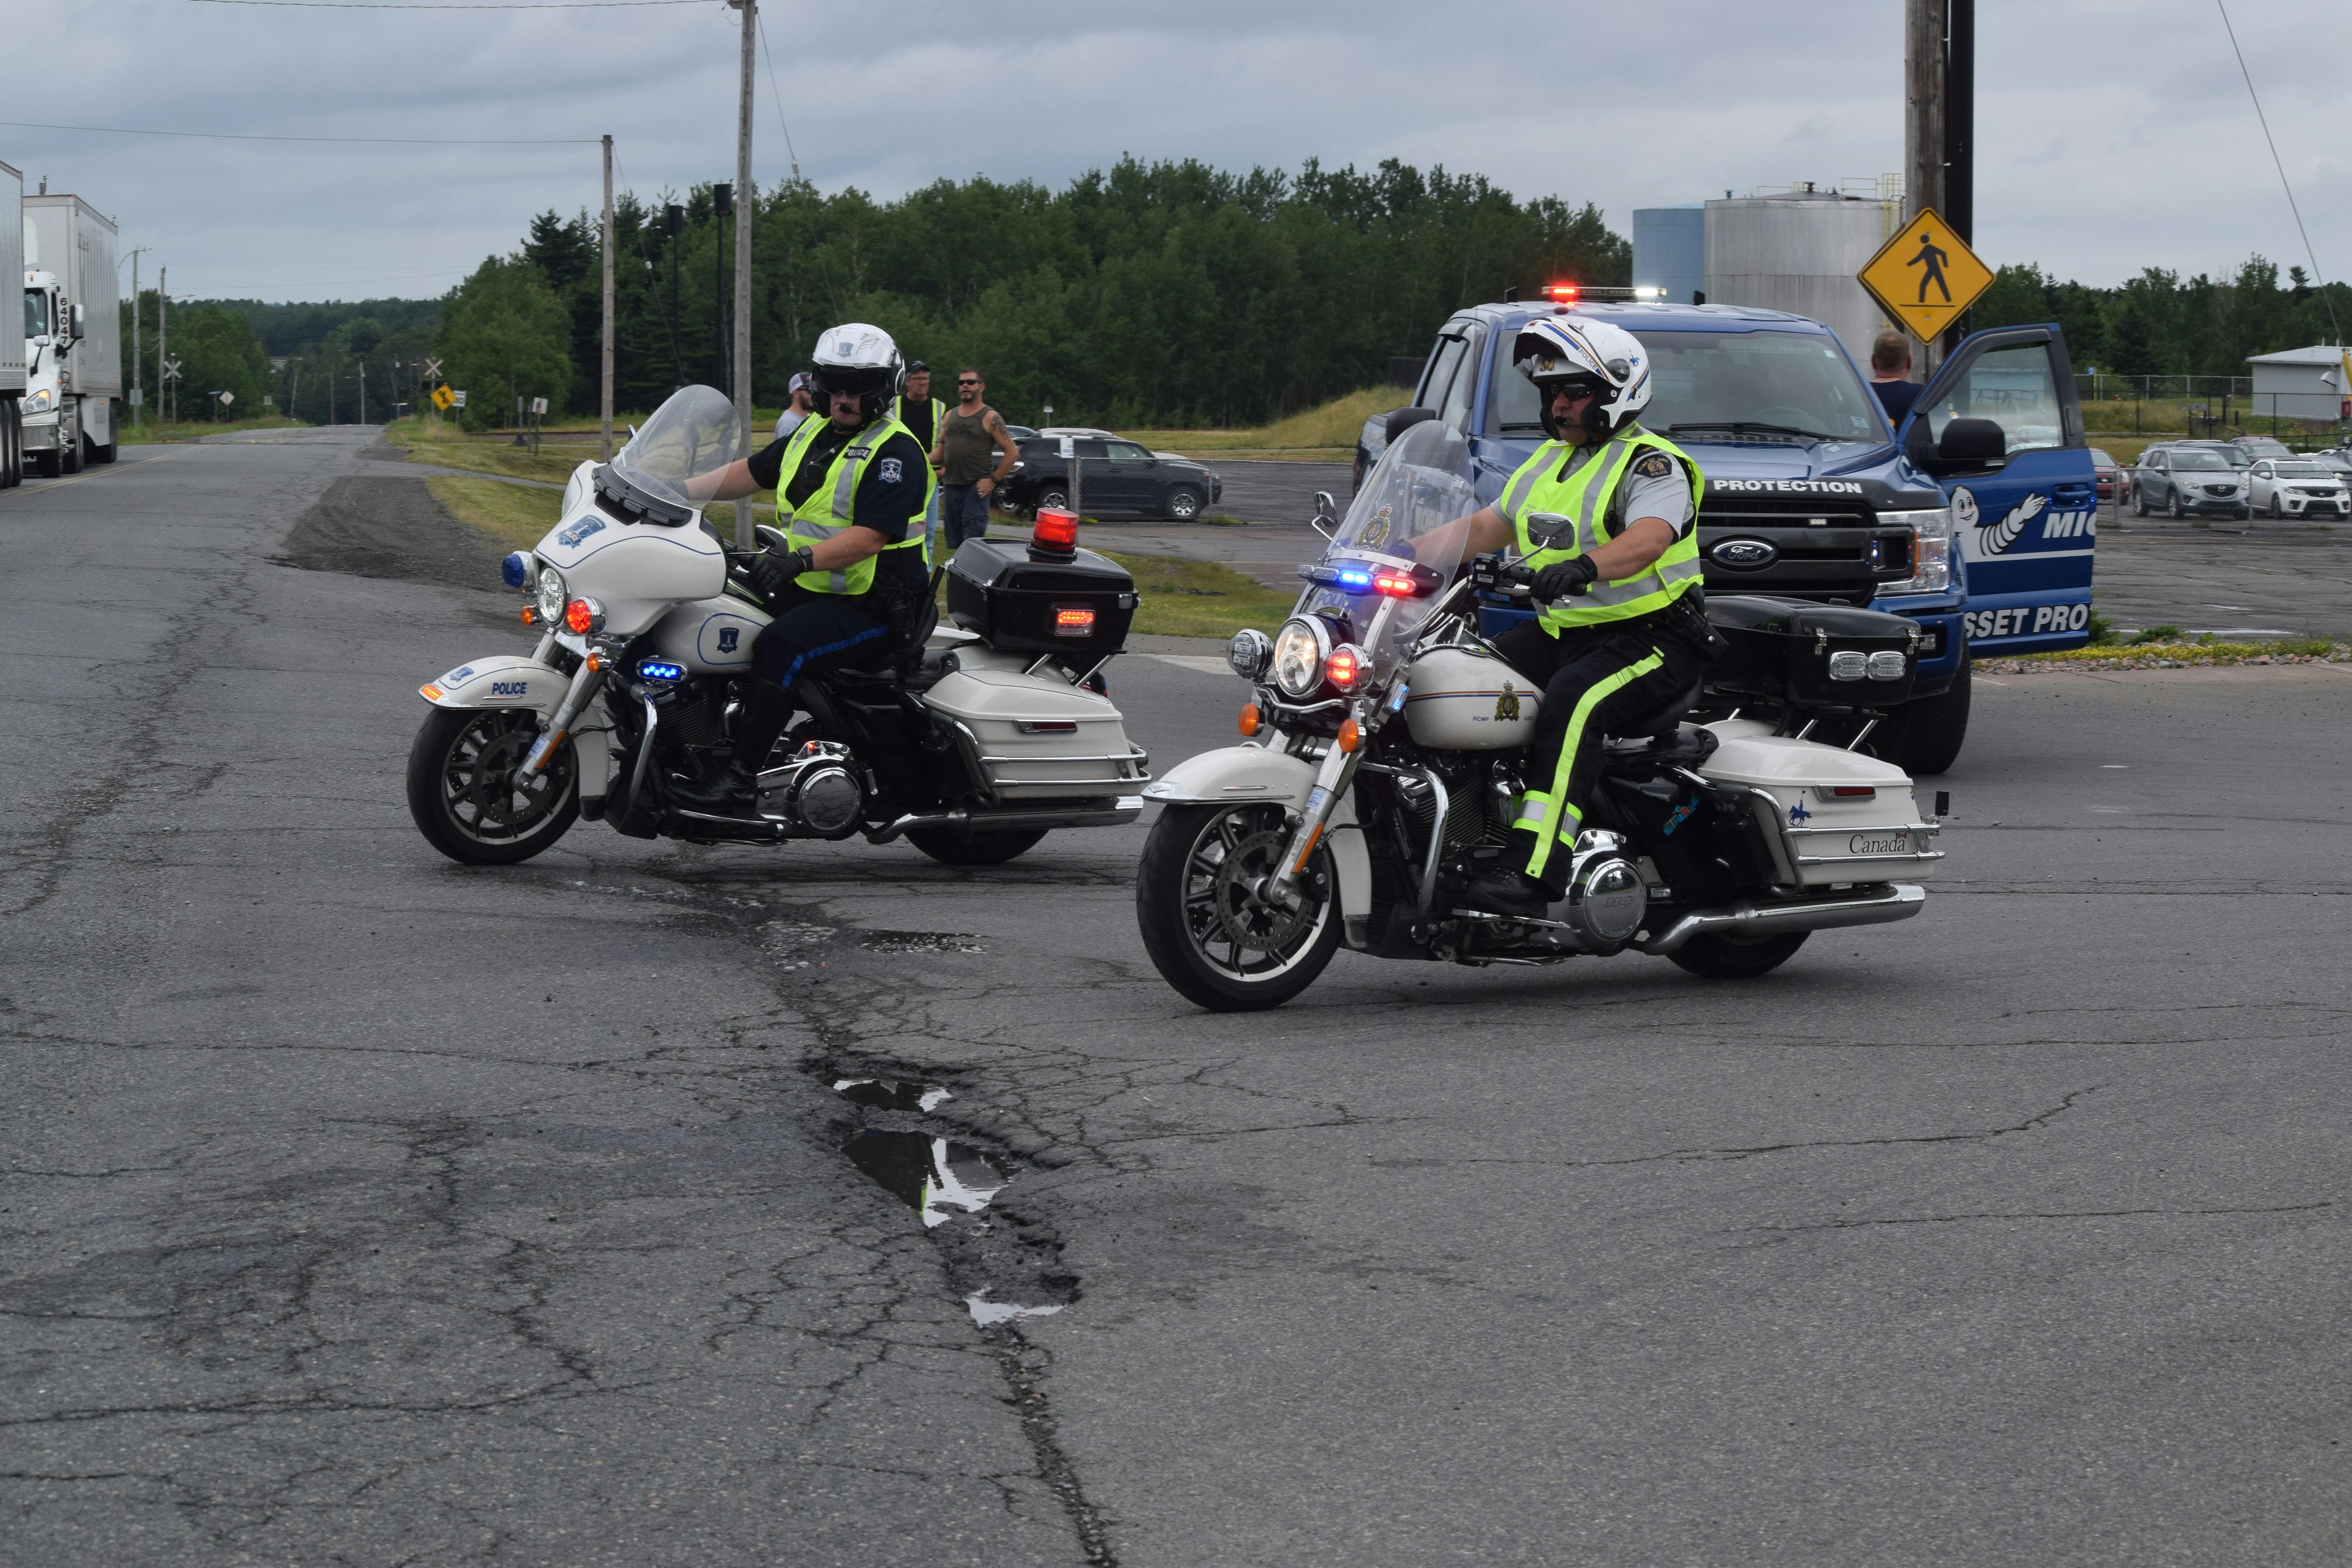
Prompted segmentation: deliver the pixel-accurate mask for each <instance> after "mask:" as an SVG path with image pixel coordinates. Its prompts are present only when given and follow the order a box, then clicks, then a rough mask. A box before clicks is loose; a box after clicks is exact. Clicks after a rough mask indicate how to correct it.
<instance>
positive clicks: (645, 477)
mask: <svg viewBox="0 0 2352 1568" xmlns="http://www.w3.org/2000/svg"><path fill="white" fill-rule="evenodd" d="M742 451H743V422H742V421H741V420H740V419H738V418H736V417H735V405H733V404H732V403H730V402H729V401H728V400H727V395H726V394H725V393H723V392H720V391H719V389H718V388H716V387H710V386H688V387H681V388H680V389H679V390H677V392H674V393H672V394H670V396H669V401H668V402H667V403H665V404H663V405H661V406H660V407H659V408H656V409H655V410H654V414H653V417H652V418H650V419H648V420H646V422H645V425H644V426H643V427H642V428H640V429H639V430H638V431H637V433H636V434H635V436H632V437H630V438H629V444H628V445H627V446H625V447H622V448H621V449H620V451H619V452H617V453H615V454H614V458H613V472H614V474H616V475H617V476H619V477H620V479H622V480H624V481H625V482H626V483H627V484H628V485H629V486H631V487H632V488H633V489H638V490H641V491H643V492H644V493H645V494H646V495H648V496H651V497H653V498H654V499H655V500H663V501H667V502H668V503H670V504H671V505H672V506H681V507H687V508H689V509H691V508H694V507H698V506H700V505H701V504H702V503H701V502H700V501H698V500H694V499H692V498H691V497H690V496H688V494H687V489H686V486H687V481H688V479H696V478H698V477H699V476H701V475H703V474H707V473H709V472H711V471H712V470H713V469H715V468H725V467H726V466H727V465H728V464H730V463H731V462H733V461H734V460H735V459H736V458H739V457H740V456H741V455H742Z"/></svg>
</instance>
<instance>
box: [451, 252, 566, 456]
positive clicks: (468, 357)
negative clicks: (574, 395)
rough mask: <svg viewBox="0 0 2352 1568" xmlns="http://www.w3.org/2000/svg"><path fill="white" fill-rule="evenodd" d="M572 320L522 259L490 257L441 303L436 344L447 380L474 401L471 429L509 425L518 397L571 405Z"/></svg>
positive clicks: (468, 413) (470, 411)
mask: <svg viewBox="0 0 2352 1568" xmlns="http://www.w3.org/2000/svg"><path fill="white" fill-rule="evenodd" d="M571 337H572V322H571V320H570V317H569V316H568V314H567V313H566V312H565V310H564V309H563V305H562V301H561V300H558V299H557V298H556V296H555V293H554V291H553V290H552V289H550V288H549V287H548V286H547V282H546V280H545V278H544V276H543V275H542V274H541V271H540V269H539V268H537V267H535V266H533V265H532V264H531V263H530V262H529V261H527V260H524V259H522V258H519V257H518V258H501V257H495V256H494V257H491V258H489V259H488V260H487V261H484V262H483V263H482V264H481V266H479V267H478V268H475V269H474V272H473V275H472V276H471V277H469V278H467V279H466V280H465V281H464V282H463V283H460V284H459V285H457V288H455V289H451V290H450V291H449V293H448V294H447V295H446V297H445V298H444V300H442V307H441V324H440V326H439V328H438V329H437V330H436V331H435V333H434V336H433V346H434V348H435V350H436V352H437V353H440V354H441V356H442V357H443V359H444V362H445V363H444V367H443V374H444V375H445V377H446V379H447V381H448V383H449V384H450V385H451V386H453V387H460V388H463V389H464V390H465V391H466V393H467V407H466V411H465V416H464V418H465V425H466V427H467V429H469V430H487V429H497V428H501V427H503V426H506V425H507V424H509V422H510V421H511V420H512V418H513V415H514V400H515V399H516V398H518V397H523V398H530V397H544V398H547V399H548V400H549V401H550V402H551V404H552V405H554V406H555V407H558V408H562V407H563V406H565V405H566V400H567V399H568V397H569V396H570V395H571V391H572V353H571Z"/></svg>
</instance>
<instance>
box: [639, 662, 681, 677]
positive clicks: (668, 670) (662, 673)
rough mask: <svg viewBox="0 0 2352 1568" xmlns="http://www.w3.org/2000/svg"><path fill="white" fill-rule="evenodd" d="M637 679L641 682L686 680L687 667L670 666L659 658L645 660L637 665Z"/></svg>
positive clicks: (679, 665)
mask: <svg viewBox="0 0 2352 1568" xmlns="http://www.w3.org/2000/svg"><path fill="white" fill-rule="evenodd" d="M637 679H640V680H684V679H686V666H684V665H682V664H668V663H666V662H664V661H663V660H661V659H658V658H648V659H643V660H640V661H639V662H638V664H637Z"/></svg>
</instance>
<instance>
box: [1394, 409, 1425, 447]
mask: <svg viewBox="0 0 2352 1568" xmlns="http://www.w3.org/2000/svg"><path fill="white" fill-rule="evenodd" d="M1436 417H1437V410H1436V409H1434V408H1400V409H1397V410H1396V411H1394V412H1393V413H1391V415H1390V416H1389V423H1388V432H1389V439H1390V440H1391V441H1393V440H1395V439H1396V438H1397V437H1400V436H1402V435H1403V434H1404V433H1405V432H1406V431H1408V430H1410V429H1412V427H1413V426H1416V425H1418V424H1420V423H1422V422H1423V420H1427V419H1434V418H1436Z"/></svg>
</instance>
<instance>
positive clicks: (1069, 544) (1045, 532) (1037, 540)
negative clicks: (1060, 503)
mask: <svg viewBox="0 0 2352 1568" xmlns="http://www.w3.org/2000/svg"><path fill="white" fill-rule="evenodd" d="M1077 548H1078V514H1077V513H1076V512H1074V511H1063V510H1059V509H1057V508H1055V507H1039V508H1038V509H1037V526H1036V527H1035V528H1034V530H1032V531H1031V532H1030V534H1029V549H1030V551H1031V552H1032V553H1034V554H1045V555H1059V556H1063V557H1067V556H1069V555H1070V554H1072V553H1074V552H1076V550H1077Z"/></svg>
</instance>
